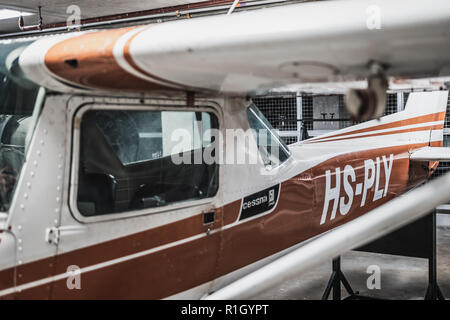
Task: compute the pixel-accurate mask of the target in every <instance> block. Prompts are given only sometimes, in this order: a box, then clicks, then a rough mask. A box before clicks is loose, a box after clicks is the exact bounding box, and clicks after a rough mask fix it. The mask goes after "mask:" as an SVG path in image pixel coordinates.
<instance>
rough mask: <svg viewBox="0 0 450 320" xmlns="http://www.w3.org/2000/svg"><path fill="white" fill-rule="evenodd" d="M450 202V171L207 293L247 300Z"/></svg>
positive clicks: (216, 296) (212, 297)
mask: <svg viewBox="0 0 450 320" xmlns="http://www.w3.org/2000/svg"><path fill="white" fill-rule="evenodd" d="M448 201H450V173H447V174H446V175H444V176H442V177H439V178H437V179H436V180H433V181H431V182H429V183H426V184H425V185H423V186H421V187H418V188H416V189H414V190H412V191H410V192H408V193H406V194H404V195H402V196H399V197H398V198H395V199H393V200H391V201H389V202H387V203H386V204H384V205H382V206H380V207H378V208H376V209H374V210H372V211H371V212H369V213H367V214H365V215H363V216H361V217H359V218H357V219H355V220H352V221H350V222H347V223H346V224H344V225H342V226H340V227H338V228H336V229H333V230H331V231H329V232H327V233H325V234H324V235H322V236H320V237H318V238H317V239H314V240H312V241H310V242H308V243H307V244H305V245H304V246H302V247H300V248H298V249H295V250H294V251H292V252H291V253H288V254H286V255H285V256H283V257H281V258H279V259H277V260H275V261H274V262H271V263H269V264H267V265H266V266H264V267H262V268H260V269H258V270H257V271H254V272H252V273H250V274H248V275H246V276H244V277H243V278H241V279H239V280H237V281H235V282H233V283H231V284H229V285H228V286H226V287H224V288H222V289H220V290H218V291H216V292H214V293H212V294H211V295H209V296H206V297H205V299H207V300H221V299H248V298H252V297H254V296H255V295H257V294H259V293H261V292H263V291H265V290H267V289H270V288H272V287H274V286H275V285H277V284H281V283H282V282H284V281H287V280H289V279H292V278H293V277H295V276H299V275H301V274H302V273H303V272H305V271H307V270H309V269H311V268H312V267H315V266H317V265H319V264H321V263H324V262H326V261H330V260H331V259H333V258H335V257H337V256H339V255H341V254H343V253H344V252H347V251H349V250H351V249H354V248H357V247H359V246H362V245H364V244H367V243H369V242H371V241H372V240H375V239H377V238H379V237H381V236H383V235H386V234H388V233H390V232H392V231H394V230H396V229H398V228H400V227H402V226H404V225H406V224H408V223H411V222H413V221H414V220H417V219H419V218H421V217H422V216H425V215H426V214H428V213H429V212H430V211H432V210H434V209H435V208H436V207H437V206H438V205H440V204H442V203H446V202H448Z"/></svg>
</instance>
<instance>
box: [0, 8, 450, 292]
mask: <svg viewBox="0 0 450 320" xmlns="http://www.w3.org/2000/svg"><path fill="white" fill-rule="evenodd" d="M373 3H375V4H377V5H379V8H380V10H381V11H382V12H385V13H386V16H385V18H383V28H384V29H381V30H371V29H370V28H368V27H367V24H366V19H365V18H366V11H367V10H366V9H367V6H368V5H369V4H373ZM350 8H351V10H350ZM399 8H401V10H398V11H397V9H399ZM337 10H339V12H342V13H343V14H342V15H339V16H337V15H335V14H334V13H335V12H336V11H337ZM356 12H360V13H361V16H359V15H358V14H356ZM332 13H333V14H332ZM279 17H283V19H279ZM317 17H320V18H317ZM419 18H420V19H419ZM417 21H420V22H421V23H420V27H417V28H413V26H415V25H416V23H417ZM449 27H450V3H449V2H448V1H443V0H436V1H435V2H434V3H433V6H430V5H429V3H428V2H427V1H415V2H414V4H412V3H411V1H397V2H395V3H393V2H391V1H370V2H368V1H330V2H318V3H310V4H308V3H307V4H297V5H289V6H282V7H274V8H267V9H261V10H257V11H253V12H240V13H236V14H232V15H230V16H224V17H216V16H215V17H206V18H198V19H191V20H188V21H177V22H170V23H163V24H151V25H145V26H137V27H126V28H119V29H110V30H101V31H83V32H70V33H64V34H59V35H51V36H45V37H36V38H22V39H17V40H7V41H2V42H0V107H1V109H0V110H1V115H0V143H1V144H0V207H1V208H0V209H1V212H0V297H1V298H3V299H162V298H172V299H185V298H190V299H198V298H202V297H204V296H206V295H208V294H209V293H211V292H214V291H217V290H219V289H220V288H223V287H224V286H226V285H227V284H229V283H231V282H233V281H234V280H236V279H239V278H241V277H242V276H244V275H246V274H248V273H250V272H251V271H253V270H256V269H258V268H260V267H261V266H263V265H265V264H267V263H269V262H271V261H274V260H275V259H277V258H279V257H280V256H282V255H283V254H286V253H287V252H289V251H291V250H294V249H295V248H298V247H299V246H301V245H302V244H303V243H304V242H305V241H307V240H310V239H312V238H314V237H316V236H318V235H320V234H322V233H324V232H326V231H328V230H331V229H333V228H336V227H337V226H340V225H342V224H345V223H346V222H349V221H351V220H353V219H356V218H358V217H360V216H362V215H364V214H365V213H367V212H369V211H370V210H372V209H374V208H376V207H378V206H380V205H382V204H384V203H386V202H387V201H389V200H391V199H393V198H395V197H397V196H399V195H401V194H403V193H405V192H406V191H408V190H410V189H412V188H414V187H415V186H417V185H419V184H421V183H423V182H424V181H426V180H427V178H428V177H429V176H430V175H431V174H432V173H433V172H434V170H435V169H436V167H437V165H438V161H439V160H445V159H450V157H449V151H448V149H447V148H443V127H444V120H445V113H446V106H447V100H448V91H446V90H441V91H435V92H413V93H410V95H409V98H408V101H407V104H406V107H405V110H404V111H401V112H398V113H395V114H392V115H388V116H384V117H379V114H380V112H381V113H382V110H383V108H384V98H385V94H386V92H385V91H386V90H387V87H386V83H387V81H386V80H387V79H388V78H389V77H405V78H414V77H416V78H421V77H436V76H448V75H449V73H450V69H448V66H450V56H449V55H448V54H447V52H448V49H450V33H449V31H448V30H450V28H449ZM400 38H401V39H402V40H404V41H401V42H400V41H399V42H396V41H397V40H398V39H400ZM393 44H396V45H395V46H394V45H393ZM366 78H367V79H369V81H368V88H367V89H353V90H350V92H349V94H348V96H347V104H348V106H349V110H350V111H351V112H352V113H353V115H354V116H355V117H356V118H358V119H369V118H374V117H375V118H376V119H373V120H370V121H366V122H363V123H360V124H357V125H354V126H351V127H348V128H345V129H341V130H338V131H335V132H332V133H329V134H326V135H322V136H318V137H314V138H311V139H308V140H305V141H301V142H298V143H294V144H291V145H289V146H287V145H286V144H285V143H284V142H283V141H282V140H281V139H280V138H279V137H278V136H277V134H276V132H275V130H273V128H272V127H271V125H270V124H269V123H268V121H267V120H266V119H265V118H264V116H263V114H262V113H261V112H260V111H259V110H258V108H257V107H256V106H255V105H254V104H253V103H252V102H251V99H249V98H248V97H249V96H251V94H255V93H258V92H264V91H265V90H268V89H271V88H276V87H279V86H282V85H286V84H290V83H295V82H302V83H324V82H335V81H339V82H343V81H353V80H361V79H366Z"/></svg>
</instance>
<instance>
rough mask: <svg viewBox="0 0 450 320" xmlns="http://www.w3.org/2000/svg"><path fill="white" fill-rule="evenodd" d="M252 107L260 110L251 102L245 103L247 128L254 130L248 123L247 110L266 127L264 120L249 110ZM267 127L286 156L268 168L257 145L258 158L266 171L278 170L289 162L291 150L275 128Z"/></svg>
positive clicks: (255, 138)
mask: <svg viewBox="0 0 450 320" xmlns="http://www.w3.org/2000/svg"><path fill="white" fill-rule="evenodd" d="M252 107H254V108H257V110H258V111H259V112H261V110H259V108H258V107H257V106H256V105H255V104H254V103H253V102H252V103H250V104H249V105H247V107H246V109H245V114H246V117H247V123H248V127H249V129H251V130H254V129H253V128H252V126H251V125H250V120H249V114H248V112H249V110H250V111H251V112H252V113H253V114H254V115H255V117H256V118H258V119H259V121H261V123H263V124H264V126H266V127H267V125H266V124H265V123H264V121H262V119H261V118H260V117H259V116H258V115H257V114H256V113H255V112H254V111H253V110H251V108H252ZM261 113H262V112H261ZM266 121H267V122H269V121H268V120H267V119H266ZM269 124H270V123H269ZM267 129H269V131H270V134H271V135H272V136H273V137H274V138H275V139H276V140H277V142H278V143H279V144H280V145H281V147H282V148H283V149H285V151H286V153H287V158H286V159H284V161H280V162H279V163H278V165H276V166H270V169H269V168H268V166H267V165H264V158H263V155H262V152H261V150H260V149H259V147H258V155H259V157H260V160H261V162H262V164H263V166H264V168H265V169H266V170H267V171H273V170H278V169H279V168H281V167H283V166H284V165H285V164H286V163H288V162H289V160H290V159H291V158H292V153H291V150H289V147H288V146H287V145H286V143H285V142H284V141H282V138H281V137H280V136H279V135H278V133H277V132H276V129H275V128H273V127H272V129H270V128H267ZM272 131H275V133H276V134H275V135H274V133H273V132H272ZM252 136H253V139H254V140H255V142H256V144H258V141H257V137H255V135H254V134H253V135H252ZM278 160H280V159H278Z"/></svg>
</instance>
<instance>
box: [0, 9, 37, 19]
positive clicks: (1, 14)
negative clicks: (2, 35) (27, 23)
mask: <svg viewBox="0 0 450 320" xmlns="http://www.w3.org/2000/svg"><path fill="white" fill-rule="evenodd" d="M21 14H22V16H31V15H32V14H33V13H29V12H22V13H21V12H20V11H17V10H10V9H0V20H4V19H10V18H18V17H20V15H21Z"/></svg>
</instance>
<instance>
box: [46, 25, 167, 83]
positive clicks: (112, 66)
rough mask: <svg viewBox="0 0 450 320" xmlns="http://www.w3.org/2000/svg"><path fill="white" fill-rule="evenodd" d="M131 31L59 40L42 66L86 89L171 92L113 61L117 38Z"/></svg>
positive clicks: (85, 35) (122, 29) (107, 32)
mask: <svg viewBox="0 0 450 320" xmlns="http://www.w3.org/2000/svg"><path fill="white" fill-rule="evenodd" d="M134 28H136V27H128V28H121V29H112V30H106V31H98V32H92V33H86V34H83V35H80V36H76V37H73V38H69V39H66V40H62V41H60V42H58V43H56V44H55V45H53V46H52V47H51V48H50V49H49V50H48V51H47V53H46V55H45V59H44V62H45V65H46V67H47V68H48V69H49V70H50V71H51V72H52V73H53V74H54V75H56V76H57V77H59V78H61V79H63V80H64V81H66V82H68V83H73V84H75V85H81V86H84V87H89V88H97V89H103V90H120V91H167V90H171V91H172V90H174V89H173V88H171V87H167V86H163V85H159V84H156V83H153V82H149V81H145V80H143V79H140V78H138V77H136V76H134V75H132V74H130V73H128V72H126V71H125V70H124V69H122V68H121V67H120V66H119V64H118V63H117V61H116V60H115V58H114V54H113V49H114V45H115V44H116V42H117V40H118V39H119V38H120V37H121V36H123V35H124V34H126V33H127V32H129V31H131V30H133V29H134ZM69 62H71V63H69Z"/></svg>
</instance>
